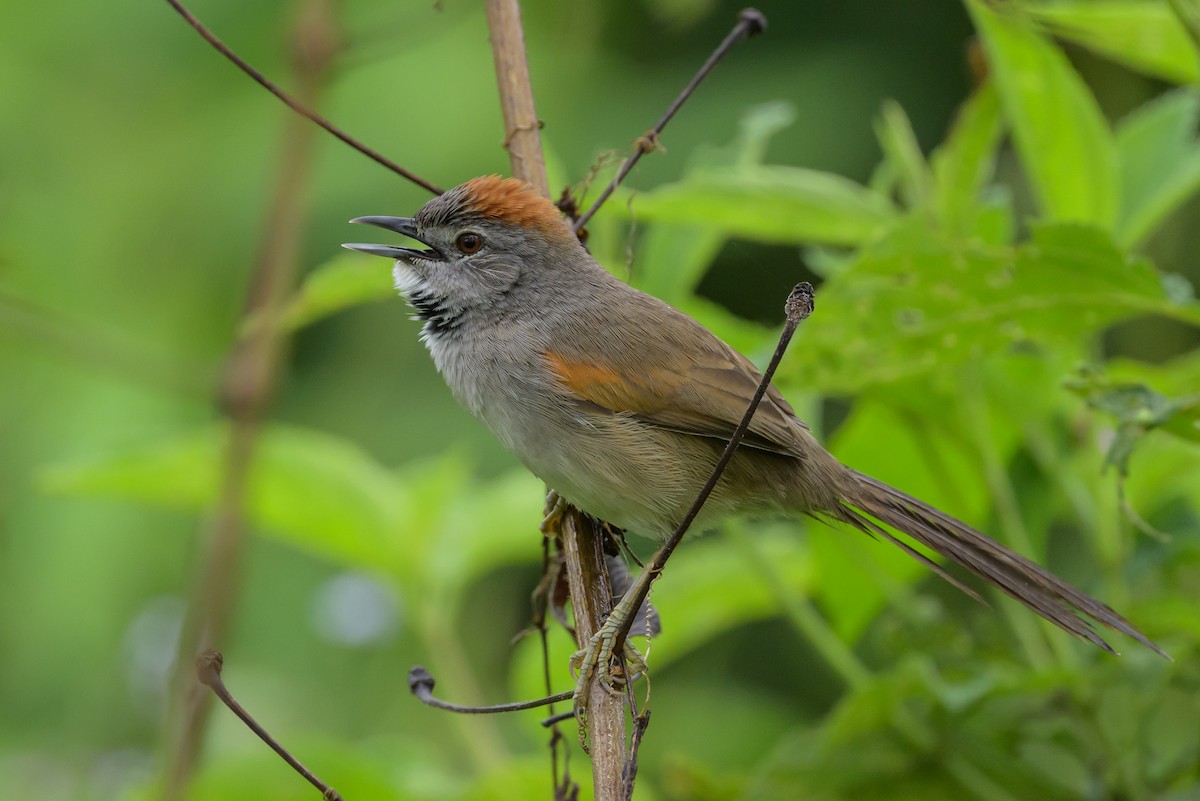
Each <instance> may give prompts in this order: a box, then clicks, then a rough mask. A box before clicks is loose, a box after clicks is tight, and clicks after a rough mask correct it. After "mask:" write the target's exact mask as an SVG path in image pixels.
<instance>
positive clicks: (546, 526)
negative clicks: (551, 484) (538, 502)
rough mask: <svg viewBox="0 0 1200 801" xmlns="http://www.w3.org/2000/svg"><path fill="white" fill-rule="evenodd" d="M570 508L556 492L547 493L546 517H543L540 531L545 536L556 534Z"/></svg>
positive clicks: (539, 527)
mask: <svg viewBox="0 0 1200 801" xmlns="http://www.w3.org/2000/svg"><path fill="white" fill-rule="evenodd" d="M568 506H570V504H568V503H567V502H566V501H565V500H564V499H563V497H562V496H561V495H559V494H558V493H557V492H555V491H554V490H550V491H549V492H547V493H546V506H545V510H546V511H545V515H544V516H543V517H542V523H541V525H540V526H538V529H539V530H540V531H541V532H542V533H543V534H545V535H547V536H549V535H551V534H554V533H555V530H556V529H557V528H558V525H559V523H560V522H562V517H563V514H565V513H566V511H567V507H568Z"/></svg>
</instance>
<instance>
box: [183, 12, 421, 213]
mask: <svg viewBox="0 0 1200 801" xmlns="http://www.w3.org/2000/svg"><path fill="white" fill-rule="evenodd" d="M167 3H168V4H170V6H171V8H173V9H175V11H176V12H177V13H178V14H179V16H181V17H183V19H184V20H185V21H186V22H187V24H188V25H191V26H192V28H193V29H195V31H196V33H198V34H200V36H202V37H203V38H204V41H206V42H208V43H209V44H210V45H212V46H213V47H214V48H216V50H217V52H218V53H220V54H221V55H223V56H224V57H225V58H227V59H228V60H229V61H232V62H233V64H234V65H235V66H236V67H237V68H238V69H240V70H241V71H242V72H244V73H246V74H247V75H249V76H250V77H251V78H253V79H254V80H255V81H256V82H257V83H258V84H259V86H261V87H262V88H264V89H266V90H267V91H268V92H270V93H271V94H273V95H275V97H277V98H279V99H280V100H282V101H283V103H284V105H286V106H287V107H288V108H290V109H291V110H292V111H294V112H296V113H297V114H299V115H300V116H301V117H304V118H305V119H308V120H311V121H313V122H315V123H316V124H317V125H320V126H321V127H322V128H324V129H325V130H326V131H328V132H329V133H331V134H333V135H334V136H336V137H337V138H338V139H340V140H341V141H342V142H343V143H345V144H347V145H349V146H350V147H352V148H354V149H355V150H357V151H358V152H359V153H362V154H363V155H364V156H366V157H367V158H369V159H371V160H372V161H374V162H375V163H376V164H379V165H381V166H383V167H386V168H387V169H389V170H391V171H392V172H394V173H396V174H397V175H399V176H401V177H403V178H407V179H408V180H409V181H412V182H413V183H414V184H416V185H417V186H419V187H421V188H422V189H425V190H428V191H429V192H432V193H433V194H435V195H440V194H441V193H442V190H441V188H440V187H438V186H437V185H436V184H432V183H430V182H429V181H426V180H425V179H424V178H422V177H421V176H419V175H416V174H415V173H412V172H410V171H408V170H406V169H404V168H403V167H401V166H400V165H399V164H397V163H396V162H394V161H392V160H391V159H389V158H388V157H386V156H384V155H383V154H382V153H379V152H377V151H375V150H372V149H371V148H369V147H367V146H366V145H364V144H363V143H362V142H360V141H358V140H357V139H355V138H354V137H353V136H350V134H348V133H346V132H345V131H343V130H342V129H341V128H339V127H337V126H336V125H334V124H333V123H332V122H330V121H329V120H327V119H325V118H324V117H322V116H321V115H320V114H318V113H317V112H315V111H313V110H312V109H311V108H310V107H309V104H308V103H306V102H303V101H302V100H297V99H295V98H293V97H292V96H291V95H289V94H288V93H287V92H285V91H283V90H282V89H280V88H279V87H278V86H276V85H275V84H274V83H273V82H272V81H271V80H270V79H268V78H267V77H266V76H265V75H263V74H262V73H261V72H259V71H258V70H256V69H254V67H251V66H250V64H249V63H247V62H246V60H245V59H243V58H242V57H241V56H239V55H238V54H237V53H235V52H233V51H232V50H230V49H229V47H228V46H226V45H225V43H224V42H222V41H221V40H220V39H218V38H217V35H216V34H214V33H213V32H212V31H210V30H209V29H208V28H206V27H204V24H203V23H201V22H200V20H198V19H196V17H195V16H193V15H192V12H190V11H188V10H187V9H186V8H184V6H183V3H181V2H179V0H167ZM301 94H303V93H301Z"/></svg>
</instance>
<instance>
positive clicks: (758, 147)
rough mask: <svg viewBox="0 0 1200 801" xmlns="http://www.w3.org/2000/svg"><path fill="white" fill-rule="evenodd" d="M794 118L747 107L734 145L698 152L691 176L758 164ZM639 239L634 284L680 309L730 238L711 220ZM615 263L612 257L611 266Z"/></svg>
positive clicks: (660, 228) (786, 112) (775, 109)
mask: <svg viewBox="0 0 1200 801" xmlns="http://www.w3.org/2000/svg"><path fill="white" fill-rule="evenodd" d="M795 119H796V109H795V108H794V107H793V106H792V105H791V104H790V103H783V102H775V103H764V104H763V105H760V106H754V107H752V108H750V109H748V110H747V111H746V113H745V114H744V115H743V117H742V119H741V121H740V122H739V124H738V135H737V137H736V138H735V139H734V141H733V142H732V143H730V144H729V145H727V146H725V147H720V148H707V149H702V150H700V151H699V152H697V154H696V155H694V156H693V157H692V158H690V159H689V163H688V171H687V175H688V176H690V175H693V174H695V173H696V172H697V171H703V170H705V169H710V168H714V167H746V166H752V165H755V164H758V163H760V162H761V161H762V159H763V157H764V155H765V154H766V150H767V145H768V144H769V143H770V141H771V138H772V137H774V136H775V134H777V133H779V132H780V131H781V130H783V129H784V128H786V127H787V126H789V125H791V124H792V123H793V122H795ZM627 197H628V196H627ZM632 197H633V198H635V199H634V201H633V203H634V205H633V215H632V216H633V220H634V221H635V225H636V222H638V221H640V220H641V218H642V215H641V205H640V204H641V197H642V196H637V195H635V196H632ZM615 202H618V203H620V202H622V200H621V199H616V201H615ZM626 208H627V207H626ZM639 235H640V237H641V239H642V241H641V243H640V246H639V247H638V252H637V259H636V260H635V263H634V269H633V281H632V283H633V285H634V286H636V287H637V288H639V289H641V290H642V291H644V292H648V293H650V294H651V295H654V296H655V297H657V298H661V299H662V300H665V301H667V302H668V303H671V304H674V305H676V306H682V305H684V303H685V302H686V301H687V299H688V298H690V297H692V293H693V291H694V290H695V288H696V286H697V285H698V284H699V283H700V280H701V279H702V278H703V277H704V273H705V271H706V270H707V269H708V266H709V265H710V264H712V262H713V259H715V258H716V257H717V254H718V253H720V251H721V247H722V246H723V245H724V244H725V240H726V239H727V238H728V237H727V233H726V232H725V231H724V230H723V229H722V227H721V226H717V225H712V224H711V221H707V220H706V221H702V222H700V223H695V222H691V223H685V224H678V225H672V224H669V223H662V224H659V225H654V226H651V227H650V229H649V230H648V231H645V232H644V233H641V234H631V236H639ZM619 258H620V259H622V260H623V259H624V258H625V257H624V256H623V255H622V256H619ZM615 261H616V259H613V258H611V257H610V260H609V263H610V264H612V263H615Z"/></svg>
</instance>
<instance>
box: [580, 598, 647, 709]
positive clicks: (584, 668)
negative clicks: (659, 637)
mask: <svg viewBox="0 0 1200 801" xmlns="http://www.w3.org/2000/svg"><path fill="white" fill-rule="evenodd" d="M619 631H620V620H619V619H617V617H616V616H615V615H612V616H610V617H609V619H608V620H606V621H605V622H604V625H602V626H601V627H600V630H599V631H597V632H596V633H595V634H593V635H592V637H591V639H590V640H588V644H587V647H586V648H584V649H583V650H582V651H576V652H575V653H574V654H573V655H572V656H571V675H573V676H576V677H577V678H576V682H575V695H574V698H573V700H574V703H575V711H576V715H577V716H578V717H580V719H581V720H582V719H583V718H585V717H586V714H587V703H588V693H589V691H590V690H591V686H592V682H593V681H597V682H599V683H600V686H601V687H603V688H604V690H605V692H607V693H609V694H610V695H621V694H622V693H624V692H625V686H626V684H627V683H628V682H630V681H634V680H636V679H637V678H638V677H639V676H641V675H642V674H644V673H645V672H646V659H645V657H643V656H642V653H641V651H639V650H638V649H637V648H635V647H634V646H633V643H631V642H629V640H628V639H626V640H625V642H624V644H623V647H622V655H623V656H624V662H623V663H622V662H621V661H620V660H617V659H614V656H613V651H614V650H615V643H616V640H617V634H618V633H619Z"/></svg>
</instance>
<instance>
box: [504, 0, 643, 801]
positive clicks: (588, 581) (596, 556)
mask: <svg viewBox="0 0 1200 801" xmlns="http://www.w3.org/2000/svg"><path fill="white" fill-rule="evenodd" d="M487 16H488V28H489V34H490V38H491V42H492V53H493V57H494V59H495V63H496V83H497V86H498V88H499V92H500V107H501V109H502V110H503V112H504V146H505V147H506V148H507V149H508V152H509V159H510V162H511V165H512V173H513V177H515V178H519V179H521V180H522V181H525V182H526V183H528V184H530V185H532V186H533V187H535V188H536V189H537V190H538V191H539V192H541V193H542V194H543V195H544V196H546V197H549V196H550V189H549V183H548V181H547V179H546V162H545V158H544V157H543V155H542V140H541V135H540V133H539V130H538V129H539V123H538V118H537V111H536V110H535V108H534V103H533V87H532V85H531V84H530V81H529V66H528V63H527V61H526V57H525V35H524V32H523V31H522V29H521V10H520V6H519V4H518V2H517V0H488V3H487ZM554 528H555V530H553V531H551V532H550V533H551V534H552V535H556V536H558V537H559V538H560V539H561V541H562V544H563V545H562V547H563V558H564V561H565V567H566V573H567V584H568V586H569V588H570V593H571V608H572V610H573V612H574V619H575V637H576V640H577V642H578V644H579V647H580V648H583V647H585V646H586V645H587V643H588V641H589V640H590V639H591V637H592V635H593V634H594V633H595V632H596V631H597V630H598V629H599V628H600V626H601V624H602V623H603V621H604V618H605V616H607V615H608V613H609V611H610V610H611V609H612V594H611V588H610V586H609V582H608V571H607V568H606V567H605V564H604V553H603V549H602V548H601V545H600V535H599V529H598V526H596V525H595V524H594V521H592V520H591V519H590V518H588V517H586V516H585V515H584V514H583V513H581V512H580V511H578V510H577V509H574V508H568V509H567V510H566V511H565V512H564V513H563V514H562V515H560V516H558V517H557V524H556V525H555V527H554ZM590 694H591V698H590V699H589V705H588V718H587V726H588V732H587V735H588V741H589V743H590V753H591V758H592V783H593V793H594V797H595V799H596V801H618V800H619V799H621V798H622V797H623V795H624V790H623V784H622V780H621V776H622V771H623V769H624V766H625V757H626V738H625V706H624V701H623V699H622V698H621V697H619V696H616V695H612V694H609V693H608V692H607V691H606V690H605V689H604V688H603V687H602V686H600V682H593V684H592V687H591V689H590Z"/></svg>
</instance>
